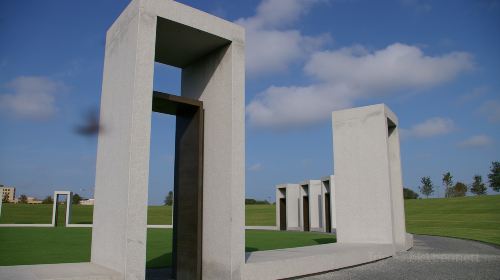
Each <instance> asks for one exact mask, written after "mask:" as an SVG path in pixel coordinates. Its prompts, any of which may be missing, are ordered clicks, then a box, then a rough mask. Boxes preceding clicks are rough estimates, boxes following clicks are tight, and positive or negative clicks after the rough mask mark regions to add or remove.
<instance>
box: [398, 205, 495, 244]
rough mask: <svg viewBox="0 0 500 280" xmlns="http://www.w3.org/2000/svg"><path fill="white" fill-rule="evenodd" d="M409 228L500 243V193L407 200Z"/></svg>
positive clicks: (412, 231)
mask: <svg viewBox="0 0 500 280" xmlns="http://www.w3.org/2000/svg"><path fill="white" fill-rule="evenodd" d="M405 210H406V230H407V231H408V232H411V233H416V234H428V235H439V236H450V237H458V238H464V239H473V240H479V241H484V242H489V243H493V244H497V245H500V195H488V196H474V197H457V198H447V199H444V198H437V199H419V200H407V201H405Z"/></svg>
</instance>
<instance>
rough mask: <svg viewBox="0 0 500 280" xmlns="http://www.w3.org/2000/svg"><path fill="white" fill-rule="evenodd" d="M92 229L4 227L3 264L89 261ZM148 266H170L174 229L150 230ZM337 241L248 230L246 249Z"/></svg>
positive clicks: (0, 256)
mask: <svg viewBox="0 0 500 280" xmlns="http://www.w3.org/2000/svg"><path fill="white" fill-rule="evenodd" d="M91 235H92V230H91V229H90V228H64V227H56V228H0V244H2V249H1V250H0V265H21V264H40V263H68V262H88V261H89V260H90V242H91ZM147 238H148V239H147V251H146V266H147V267H149V268H153V267H165V266H169V265H170V263H171V257H172V230H171V229H148V237H147ZM331 242H335V237H334V236H332V235H328V234H324V233H312V232H281V231H259V230H247V231H246V251H248V252H250V251H261V250H271V249H280V248H292V247H300V246H308V245H318V244H324V243H331Z"/></svg>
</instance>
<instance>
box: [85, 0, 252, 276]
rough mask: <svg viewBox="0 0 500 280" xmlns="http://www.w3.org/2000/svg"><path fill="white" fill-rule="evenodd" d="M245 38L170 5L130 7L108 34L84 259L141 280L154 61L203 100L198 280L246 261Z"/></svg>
mask: <svg viewBox="0 0 500 280" xmlns="http://www.w3.org/2000/svg"><path fill="white" fill-rule="evenodd" d="M244 37H245V36H244V30H243V28H241V27H239V26H237V25H236V24H233V23H230V22H227V21H225V20H222V19H219V18H217V17H214V16H211V15H209V14H206V13H204V12H201V11H198V10H195V9H193V8H190V7H187V6H185V5H182V4H180V3H177V2H175V1H164V0H134V1H132V2H131V3H130V4H129V6H128V7H127V8H126V9H125V11H124V12H123V13H122V14H121V15H120V17H119V18H118V19H117V20H116V21H115V23H114V24H113V25H112V26H111V28H110V29H109V30H108V33H107V36H106V51H105V62H104V78H103V86H102V97H101V116H100V121H101V124H102V127H103V128H104V129H103V133H100V134H99V140H98V155H97V170H96V190H95V199H96V202H95V208H94V227H93V231H92V241H93V242H92V257H91V261H92V262H93V263H96V264H100V265H103V266H105V267H108V268H111V269H114V270H116V271H119V272H121V273H123V275H125V276H126V278H127V279H143V278H144V272H145V258H146V227H147V226H146V221H147V217H146V214H147V186H148V174H149V144H150V130H151V110H152V92H153V70H154V62H155V61H157V62H160V63H165V64H169V65H173V66H176V67H181V68H182V86H181V88H182V93H181V95H182V96H184V97H188V98H193V99H197V100H201V101H203V105H204V109H205V137H204V141H205V146H204V169H203V180H204V182H203V185H204V186H203V187H204V189H205V190H209V191H205V192H204V194H203V212H204V213H203V215H204V216H203V248H202V253H203V264H202V268H203V278H204V279H237V278H239V275H240V271H241V265H242V264H243V263H244V256H243V253H242V252H243V251H244V182H245V180H244V162H245V158H244V147H245V139H244V117H245V115H244V76H245V73H244V60H245V59H244Z"/></svg>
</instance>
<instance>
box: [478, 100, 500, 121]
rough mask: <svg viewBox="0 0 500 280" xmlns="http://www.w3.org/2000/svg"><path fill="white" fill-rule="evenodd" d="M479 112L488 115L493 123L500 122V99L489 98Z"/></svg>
mask: <svg viewBox="0 0 500 280" xmlns="http://www.w3.org/2000/svg"><path fill="white" fill-rule="evenodd" d="M479 112H480V113H482V114H484V115H486V116H487V118H488V120H489V121H490V122H493V123H498V122H500V101H498V100H488V101H486V102H484V103H483V105H482V106H481V107H480V108H479Z"/></svg>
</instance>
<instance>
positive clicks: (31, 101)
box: [0, 76, 67, 119]
mask: <svg viewBox="0 0 500 280" xmlns="http://www.w3.org/2000/svg"><path fill="white" fill-rule="evenodd" d="M6 88H8V89H10V90H11V91H12V92H11V93H1V94H0V108H1V109H2V110H3V111H4V112H6V113H9V114H11V115H13V116H15V117H20V118H31V119H44V118H48V117H50V116H52V115H53V114H55V113H56V112H57V107H56V95H57V94H58V93H60V92H63V91H65V90H66V89H67V87H66V86H65V85H64V84H63V83H62V82H58V81H54V80H52V79H50V78H47V77H38V76H20V77H17V78H16V79H14V80H13V81H11V82H10V83H8V84H7V86H6Z"/></svg>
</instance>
